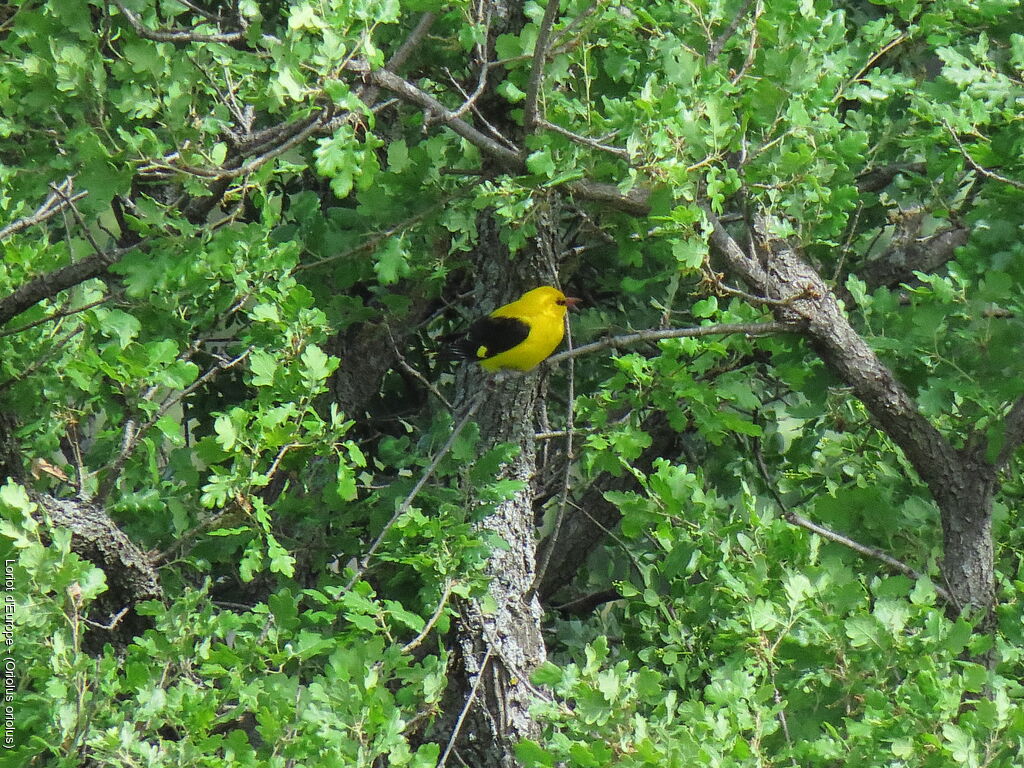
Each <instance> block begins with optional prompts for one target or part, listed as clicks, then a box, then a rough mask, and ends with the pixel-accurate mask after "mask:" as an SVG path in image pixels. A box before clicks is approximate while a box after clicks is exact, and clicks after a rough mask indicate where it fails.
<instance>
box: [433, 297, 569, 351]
mask: <svg viewBox="0 0 1024 768" xmlns="http://www.w3.org/2000/svg"><path fill="white" fill-rule="evenodd" d="M577 302H579V299H574V298H572V297H571V296H566V295H565V294H564V293H562V292H561V291H560V290H558V289H557V288H552V287H551V286H550V285H542V286H541V287H540V288H534V289H533V290H532V291H527V292H526V293H524V294H523V295H522V296H520V297H519V298H518V299H516V300H515V301H513V302H512V303H511V304H506V305H505V306H503V307H498V308H497V309H496V310H494V311H493V312H491V314H490V315H488V316H487V317H482V318H480V319H479V320H477V321H476V322H475V323H473V324H472V325H471V326H470V327H469V330H468V331H466V333H465V334H464V336H463V337H462V338H461V339H459V340H458V341H456V342H455V343H454V344H453V345H452V348H451V349H452V352H453V354H454V356H455V357H458V358H460V359H463V360H476V361H478V362H479V363H480V366H481V367H482V368H484V369H485V370H488V371H504V370H514V371H529V370H531V369H532V368H536V367H537V366H538V365H539V364H540V362H541V361H542V360H544V359H545V358H547V357H548V356H549V355H550V354H551V353H552V352H554V351H555V348H556V347H557V346H558V345H559V344H561V343H562V336H563V335H564V333H565V312H566V310H567V309H569V308H570V307H575V306H576V304H577Z"/></svg>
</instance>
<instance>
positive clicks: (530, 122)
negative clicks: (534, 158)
mask: <svg viewBox="0 0 1024 768" xmlns="http://www.w3.org/2000/svg"><path fill="white" fill-rule="evenodd" d="M558 5H559V0H548V4H547V7H546V8H545V9H544V18H542V19H541V22H540V28H539V29H538V30H537V42H536V43H534V46H533V61H532V62H531V64H530V79H529V80H528V81H527V84H526V101H525V103H524V105H523V127H525V128H526V130H528V131H533V130H534V129H536V127H537V124H538V122H537V118H538V112H537V104H538V102H539V100H540V90H541V86H542V85H543V84H544V66H545V65H546V64H547V60H548V45H549V43H550V41H551V27H552V26H554V23H555V17H556V16H557V15H558Z"/></svg>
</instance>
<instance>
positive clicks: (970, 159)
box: [942, 120, 1024, 189]
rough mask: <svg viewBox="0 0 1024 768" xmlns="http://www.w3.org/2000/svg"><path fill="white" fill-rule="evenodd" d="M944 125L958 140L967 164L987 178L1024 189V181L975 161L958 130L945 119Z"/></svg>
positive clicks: (955, 139)
mask: <svg viewBox="0 0 1024 768" xmlns="http://www.w3.org/2000/svg"><path fill="white" fill-rule="evenodd" d="M942 125H943V126H945V128H946V130H947V131H949V135H950V136H952V137H953V141H955V142H956V146H957V149H959V150H960V154H961V155H963V158H964V160H966V161H967V164H968V165H969V166H971V168H973V169H974V170H975V171H977V172H978V173H980V174H981V175H982V176H984V177H985V178H986V179H992V180H993V181H998V182H1002V183H1003V184H1009V185H1010V186H1011V187H1014V188H1015V189H1024V181H1018V180H1017V179H1011V178H1008V177H1006V176H1002V175H1000V174H998V173H996V172H995V171H990V170H989V169H988V168H985V167H984V166H981V165H979V164H978V163H977V162H975V160H974V158H973V157H971V153H970V152H968V151H967V147H965V146H964V145H963V143H962V142H961V141H960V137H959V136H957V135H956V131H954V130H953V127H952V126H951V125H950V124H949V123H947V122H946V121H945V120H943V121H942Z"/></svg>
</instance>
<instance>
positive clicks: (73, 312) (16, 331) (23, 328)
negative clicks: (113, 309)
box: [0, 294, 112, 339]
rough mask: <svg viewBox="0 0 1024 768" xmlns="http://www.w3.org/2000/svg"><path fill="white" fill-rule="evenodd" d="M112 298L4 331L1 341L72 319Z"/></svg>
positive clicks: (1, 334)
mask: <svg viewBox="0 0 1024 768" xmlns="http://www.w3.org/2000/svg"><path fill="white" fill-rule="evenodd" d="M111 298H112V296H111V295H110V294H107V295H106V296H104V297H103V298H102V299H97V300H96V301H90V302H89V303H88V304H83V305H82V306H80V307H75V308H74V309H64V310H61V311H60V312H54V313H53V314H52V315H47V316H46V317H42V318H40V319H38V320H36V321H34V322H31V323H28V324H27V325H23V326H21V327H20V328H12V329H11V330H9V331H4V332H3V333H0V339H2V338H4V336H16V335H17V334H19V333H24V332H25V331H28V330H31V329H32V328H35V327H36V326H39V325H43V324H45V323H52V322H53V321H54V320H60V319H62V318H65V317H71V315H77V314H78V313H79V312H85V311H86V310H87V309H92V308H93V307H97V306H99V305H100V304H104V303H106V302H108V301H110V299H111ZM65 306H67V305H65Z"/></svg>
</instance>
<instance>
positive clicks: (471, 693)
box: [437, 646, 491, 768]
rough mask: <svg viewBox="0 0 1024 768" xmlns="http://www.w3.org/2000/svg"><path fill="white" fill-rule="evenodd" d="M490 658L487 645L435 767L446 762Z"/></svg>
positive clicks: (438, 767) (489, 650)
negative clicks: (471, 685) (467, 694)
mask: <svg viewBox="0 0 1024 768" xmlns="http://www.w3.org/2000/svg"><path fill="white" fill-rule="evenodd" d="M490 660H491V646H487V653H485V654H484V660H483V661H482V662H480V669H479V670H478V671H477V673H476V674H477V677H476V680H474V681H473V687H472V688H470V690H469V696H467V697H466V703H465V704H464V705H463V706H462V711H461V712H459V719H458V720H456V721H455V727H454V728H453V729H452V735H451V737H450V738H449V739H448V744H447V745H446V746H445V748H444V754H443V755H441V759H440V760H439V761H438V763H437V768H444V766H445V763H447V762H448V755H450V754H451V752H452V749H454V748H455V740H456V739H457V738H458V736H459V731H461V730H462V723H463V722H465V720H466V715H468V714H469V709H470V707H472V706H473V699H474V698H475V697H476V690H477V688H479V687H480V681H481V680H483V679H484V670H486V669H487V663H488V662H489V661H490Z"/></svg>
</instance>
